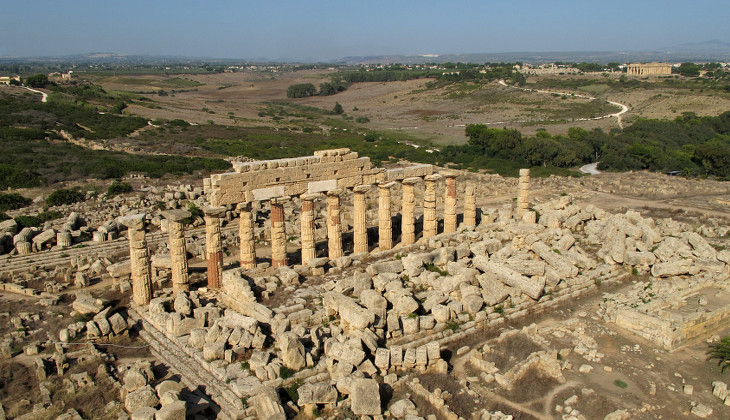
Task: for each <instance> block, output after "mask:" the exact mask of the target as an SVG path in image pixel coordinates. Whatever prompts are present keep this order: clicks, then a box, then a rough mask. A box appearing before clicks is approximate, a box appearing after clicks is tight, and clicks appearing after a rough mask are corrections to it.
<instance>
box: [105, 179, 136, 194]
mask: <svg viewBox="0 0 730 420" xmlns="http://www.w3.org/2000/svg"><path fill="white" fill-rule="evenodd" d="M129 192H132V185H130V184H129V183H128V182H119V181H114V182H113V183H112V185H110V186H109V188H108V189H107V190H106V196H107V197H114V196H115V195H119V194H126V193H129Z"/></svg>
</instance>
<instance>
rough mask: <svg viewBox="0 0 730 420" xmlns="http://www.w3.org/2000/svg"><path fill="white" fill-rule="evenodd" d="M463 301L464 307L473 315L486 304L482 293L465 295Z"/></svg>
mask: <svg viewBox="0 0 730 420" xmlns="http://www.w3.org/2000/svg"><path fill="white" fill-rule="evenodd" d="M461 303H462V304H463V305H464V309H465V310H466V311H467V312H469V313H470V314H472V315H473V314H475V313H477V312H479V310H480V309H482V306H483V305H484V300H483V299H482V297H481V295H470V296H466V297H464V298H463V299H462V300H461Z"/></svg>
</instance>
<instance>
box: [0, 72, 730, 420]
mask: <svg viewBox="0 0 730 420" xmlns="http://www.w3.org/2000/svg"><path fill="white" fill-rule="evenodd" d="M334 72H336V70H334V69H332V70H329V69H306V70H298V71H291V70H287V71H282V72H276V71H273V70H271V71H246V72H244V71H241V72H225V73H203V74H185V75H163V74H137V75H134V74H106V73H100V72H96V73H93V72H89V74H86V75H83V74H82V73H83V72H79V73H80V75H78V76H75V77H82V78H83V80H84V83H90V84H85V85H84V84H81V83H80V84H78V85H73V86H70V85H65V87H64V88H63V89H65V90H63V89H62V90H55V91H54V90H52V89H44V90H43V92H48V93H50V96H49V98H50V99H49V102H41V99H40V95H38V94H37V93H34V92H27V91H24V90H23V89H22V88H21V87H11V86H8V87H5V86H0V95H2V98H1V99H3V100H4V101H6V102H7V103H8V104H11V105H12V107H11V106H10V105H9V106H8V107H7V108H3V109H8V111H7V112H6V113H5V114H6V116H8V115H10V116H13V118H15V119H14V120H12V122H7V121H10V120H6V119H3V120H2V122H3V124H5V123H7V124H6V125H7V127H6V126H3V130H4V131H2V134H3V136H6V137H7V139H8V140H7V141H8V144H10V143H9V142H10V139H12V141H13V142H15V143H13V149H12V150H13V159H14V160H17V161H20V162H21V163H22V164H23V165H25V166H23V168H34V169H32V170H31V169H27V171H26V172H23V171H19V170H18V169H17V168H16V167H15V166H11V164H10V163H5V161H3V160H2V159H4V158H0V174H2V175H3V176H4V177H5V179H6V180H9V181H7V182H14V183H15V184H8V185H4V188H8V191H7V192H6V193H3V195H2V196H1V197H0V198H2V200H0V205H2V206H5V207H4V208H3V209H2V214H4V215H5V216H7V217H6V219H7V220H4V221H0V319H2V320H3V322H2V323H0V355H1V356H0V419H6V418H7V419H24V420H29V419H53V418H57V419H68V420H70V419H80V418H83V419H135V420H136V419H140V420H141V419H156V420H161V419H186V418H187V419H196V420H198V419H208V418H219V419H272V420H273V419H282V420H283V419H315V418H324V419H345V418H350V419H364V418H367V419H410V420H416V419H428V420H433V419H438V420H445V419H448V420H457V419H465V420H471V419H483V420H489V419H565V420H568V419H570V420H577V419H585V420H592V419H611V420H618V419H657V418H661V419H684V418H690V419H691V418H708V419H726V418H730V390H729V389H728V384H730V372H729V371H728V369H725V370H724V372H723V365H722V364H718V361H719V360H718V359H716V358H710V357H709V356H710V355H709V353H708V352H709V351H710V350H711V349H712V348H714V347H713V346H718V345H719V344H720V343H722V342H723V341H722V340H723V338H724V337H728V336H729V335H730V324H728V320H729V319H730V283H729V280H730V184H729V183H728V181H727V180H724V179H727V178H723V177H721V176H715V175H712V174H710V175H708V174H706V173H705V174H702V176H700V174H692V173H683V174H680V176H669V175H667V174H666V173H664V172H650V171H647V170H632V171H625V172H606V171H602V172H599V173H595V174H586V173H581V172H579V171H578V168H577V167H569V168H568V167H565V168H564V167H559V168H558V167H552V166H550V165H547V164H544V165H542V164H535V165H531V164H527V165H522V164H521V163H522V162H512V163H510V164H509V165H508V164H507V163H504V165H505V167H504V168H503V169H504V171H503V172H504V173H506V174H511V175H514V176H503V175H501V174H500V173H499V172H501V171H497V170H492V169H490V168H486V167H479V168H477V167H469V166H468V165H466V164H461V165H457V164H453V162H446V161H443V160H442V158H441V157H439V158H438V159H437V158H436V157H434V158H433V160H430V161H429V160H428V159H426V158H424V159H423V160H422V161H416V159H410V160H409V159H406V156H407V157H413V156H416V155H414V154H413V153H416V152H415V151H417V153H421V154H423V156H430V155H432V154H433V156H445V155H439V153H442V152H444V153H445V151H448V147H449V146H459V145H464V144H467V142H468V141H469V140H468V139H467V136H465V127H466V126H468V125H470V124H484V125H486V126H487V127H490V128H495V129H504V131H502V130H500V131H499V132H500V133H508V132H510V130H519V131H520V132H521V133H523V134H524V135H525V136H528V135H529V136H535V138H540V136H543V137H542V138H545V135H546V134H541V133H548V132H549V133H550V134H548V135H547V137H550V135H553V136H563V137H561V139H562V140H560V141H567V140H566V139H568V138H570V137H569V135H571V134H574V133H575V132H576V131H575V130H572V131H571V129H572V128H574V127H579V128H582V129H583V130H585V132H586V133H588V132H593V130H594V129H600V132H601V133H606V135H607V136H608V135H609V134H607V133H611V132H612V130H613V132H614V133H618V132H620V131H621V130H622V129H624V128H625V127H628V126H630V125H631V124H633V123H635V122H637V121H643V120H642V119H647V118H649V119H653V118H655V119H670V120H673V119H675V118H677V117H682V116H683V115H684V118H686V120H685V122H683V123H682V124H686V125H692V124H693V123H692V122H691V121H693V119H695V120H696V121H700V119H701V118H702V117H705V116H707V117H715V116H717V115H720V114H722V113H723V112H725V111H727V110H728V109H730V96H728V93H726V92H723V91H718V90H713V89H710V88H705V89H700V88H698V86H699V85H693V84H692V83H695V82H692V81H685V80H683V79H678V78H677V79H675V78H673V77H670V78H666V79H657V78H656V77H655V78H653V79H651V78H646V79H643V78H639V77H634V78H633V79H630V80H628V81H627V80H626V78H625V77H624V78H623V79H621V77H622V76H621V75H619V74H613V73H611V74H605V75H603V74H593V75H590V74H575V75H565V74H556V75H550V76H539V77H538V76H528V78H527V85H525V86H523V87H519V86H513V85H512V84H506V83H503V82H501V83H500V81H496V80H495V81H493V82H489V83H483V84H470V83H448V84H441V85H439V84H437V83H436V84H434V83H435V82H434V80H433V79H426V78H423V79H414V80H405V81H388V82H365V83H353V84H352V85H350V86H349V87H348V88H347V89H346V90H343V91H342V92H340V93H337V94H336V95H331V96H311V97H307V98H286V90H287V87H289V86H291V85H293V84H301V83H314V84H315V85H318V84H319V83H321V82H324V81H326V80H329V79H328V78H329V77H330V76H331V75H332V73H334ZM657 77H658V76H657ZM664 80H669V81H670V82H665V81H664ZM680 82H681V83H680ZM81 85H83V86H86V87H84V88H80V87H79V86H81ZM60 86H64V85H60ZM77 89H81V90H83V92H86V94H87V96H85V97H84V96H82V93H83V92H82V93H79V92H81V90H77ZM99 89H102V91H103V93H100V92H102V91H100V90H99ZM72 91H73V93H71V92H72ZM90 92H95V93H93V94H92V93H90ZM73 95H75V96H73ZM44 98H45V97H44ZM82 98H84V99H82ZM122 100H123V101H124V103H123V105H124V106H123V107H121V106H120V109H119V112H118V113H116V114H114V113H113V112H110V108H111V107H113V106H117V105H118V103H119V101H122ZM31 101H35V102H32V103H31ZM74 101H76V102H74ZM21 104H22V106H23V107H24V108H23V110H22V112H21V111H17V109H20V108H18V107H21ZM44 104H47V105H48V108H47V109H44V108H42V107H43V106H45V105H44ZM336 104H340V105H341V108H342V109H344V116H343V115H342V113H337V112H334V113H333V112H330V110H332V109H333V107H335V106H336ZM13 107H14V108H13ZM72 107H73V108H72ZM13 109H15V110H16V111H13ZM70 110H74V111H73V113H72V112H71V111H70ZM690 113H692V114H690ZM112 114H114V115H112ZM723 115H724V114H723ZM3 118H5V117H3ZM8 118H9V117H8ZM722 118H724V117H718V119H719V121H724V120H723V119H722ZM687 121H690V122H687ZM712 121H715V120H712ZM697 124H700V123H697ZM716 125H720V123H717V124H716ZM683 127H684V126H683ZM722 130H723V128H717V129H716V131H717V132H718V133H720V134H718V135H724V134H722ZM485 132H487V131H485ZM488 133H491V132H488ZM713 135H714V133H713ZM33 136H35V137H33ZM4 138H5V137H4ZM530 138H532V137H530ZM657 147H659V146H657ZM632 150H634V151H635V149H632ZM684 152H686V153H685V154H686V156H685V155H681V153H679V152H677V153H678V155H677V156H673V157H672V158H673V159H674V158H676V159H677V160H675V161H676V162H680V161H682V160H681V159H685V158H686V159H687V161H689V159H690V158H689V157H687V156H689V154H690V151H688V149H687V150H684ZM418 156H421V155H418ZM444 159H445V158H444ZM675 161H672V162H675ZM500 162H502V161H500ZM694 162H695V163H697V161H696V160H695V161H694ZM697 165H698V167H701V166H702V165H706V166H707V165H709V163H707V162H703V163H697ZM14 168H15V169H14ZM593 169H595V167H594V168H593ZM677 169H685V168H677ZM23 170H26V169H23ZM588 172H591V171H588ZM679 172H681V171H679ZM558 173H560V174H568V175H571V176H559V175H557V174H558ZM684 175H689V176H684ZM23 182H25V184H23ZM729 344H730V343H729Z"/></svg>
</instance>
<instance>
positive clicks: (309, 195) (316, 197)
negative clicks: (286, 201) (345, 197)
mask: <svg viewBox="0 0 730 420" xmlns="http://www.w3.org/2000/svg"><path fill="white" fill-rule="evenodd" d="M322 197H323V194H322V193H306V194H302V195H300V196H299V199H300V200H302V201H314V200H319V199H320V198H322Z"/></svg>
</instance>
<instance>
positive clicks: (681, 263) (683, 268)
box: [651, 259, 692, 277]
mask: <svg viewBox="0 0 730 420" xmlns="http://www.w3.org/2000/svg"><path fill="white" fill-rule="evenodd" d="M691 267H692V260H686V259H676V260H672V261H667V262H661V263H656V264H654V265H653V266H652V267H651V275H652V276H654V277H670V276H679V275H682V274H688V273H689V270H690V268H691Z"/></svg>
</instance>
